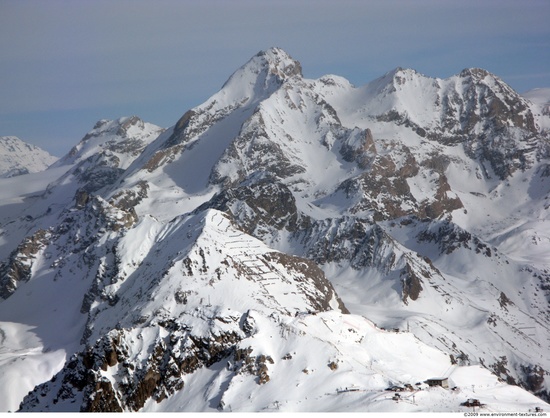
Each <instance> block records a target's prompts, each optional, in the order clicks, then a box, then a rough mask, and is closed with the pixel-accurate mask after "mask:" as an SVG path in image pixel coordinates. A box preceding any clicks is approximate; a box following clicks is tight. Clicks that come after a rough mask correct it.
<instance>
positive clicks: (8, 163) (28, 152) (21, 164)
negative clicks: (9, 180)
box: [0, 136, 57, 178]
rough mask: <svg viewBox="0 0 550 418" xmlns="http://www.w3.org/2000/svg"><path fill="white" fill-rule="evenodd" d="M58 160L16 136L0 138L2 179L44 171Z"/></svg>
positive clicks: (0, 171)
mask: <svg viewBox="0 0 550 418" xmlns="http://www.w3.org/2000/svg"><path fill="white" fill-rule="evenodd" d="M56 160H57V157H54V156H52V155H50V154H49V153H48V152H47V151H44V150H43V149H41V148H39V147H37V146H35V145H32V144H28V143H26V142H24V141H22V140H21V139H19V138H18V137H16V136H1V137H0V178H2V177H14V176H18V175H21V174H27V173H35V172H39V171H43V170H45V169H46V168H48V167H49V166H50V165H51V164H53V163H54V162H55V161H56Z"/></svg>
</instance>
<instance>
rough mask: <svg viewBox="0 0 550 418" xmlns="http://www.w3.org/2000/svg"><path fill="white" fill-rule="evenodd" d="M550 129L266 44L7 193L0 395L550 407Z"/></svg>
mask: <svg viewBox="0 0 550 418" xmlns="http://www.w3.org/2000/svg"><path fill="white" fill-rule="evenodd" d="M549 121H550V116H548V115H546V114H544V112H542V111H541V110H540V104H538V103H534V102H533V101H529V100H526V99H525V98H523V97H521V96H520V95H518V94H517V93H516V92H515V91H513V90H512V89H511V88H510V87H509V86H507V85H506V84H505V83H504V82H503V81H502V80H500V79H499V78H498V77H496V76H495V75H492V74H490V73H488V72H486V71H484V70H481V69H467V70H464V71H462V72H461V73H460V74H457V75H455V76H453V77H450V78H448V79H435V78H430V77H427V76H424V75H422V74H419V73H417V72H415V71H413V70H408V69H401V68H399V69H396V70H393V71H391V72H388V73H387V74H385V75H384V76H382V77H380V78H379V79H377V80H374V81H372V82H371V83H369V84H367V85H365V86H362V87H355V86H352V85H351V84H350V83H349V82H348V81H347V80H345V79H343V78H341V77H338V76H334V75H327V76H324V77H321V78H319V79H317V80H310V79H306V78H304V77H303V76H302V73H301V65H300V63H299V62H298V61H296V60H294V59H293V58H291V57H290V56H289V55H288V54H287V53H286V52H284V51H283V50H281V49H278V48H272V49H269V50H267V51H263V52H260V53H259V54H257V55H256V56H254V57H252V58H251V60H250V61H249V62H247V63H246V64H245V65H243V66H242V67H241V68H239V69H238V70H237V71H236V72H235V73H234V74H233V75H232V76H231V77H230V78H229V80H228V81H227V82H226V83H225V84H224V86H223V87H222V88H221V90H220V91H219V92H218V93H216V94H215V95H213V96H212V97H211V98H209V99H208V100H207V101H206V102H205V103H203V104H202V105H200V106H197V107H196V108H194V109H191V110H189V111H187V112H185V113H184V114H183V116H182V117H181V118H180V120H179V121H177V122H176V124H175V125H174V126H173V127H171V128H169V129H166V130H164V129H161V128H159V127H156V126H154V125H151V124H147V123H145V122H143V121H141V120H140V119H139V118H137V117H132V118H121V119H119V120H117V121H105V120H104V121H100V122H98V123H97V124H96V126H95V127H94V129H93V130H92V131H91V132H90V133H88V134H87V135H86V136H85V137H84V138H83V140H82V141H81V142H80V143H79V144H78V145H77V146H76V147H75V148H74V149H73V150H72V151H71V152H70V153H69V154H68V155H67V156H65V157H63V158H62V159H61V160H59V162H58V163H56V164H55V165H54V166H53V167H52V168H50V169H49V170H47V171H46V172H45V174H44V175H43V176H42V177H43V179H42V180H41V181H40V182H38V184H35V185H34V186H33V189H32V190H27V191H26V193H25V195H24V196H25V197H24V198H22V197H21V196H22V195H21V194H17V193H16V192H15V191H14V190H17V188H16V187H14V186H15V183H12V184H11V187H10V188H9V190H11V191H10V192H8V191H5V192H4V191H3V192H1V193H4V195H3V196H2V197H3V200H2V201H4V202H6V204H3V206H2V219H1V224H0V228H1V230H0V239H1V241H0V260H1V264H0V298H2V300H1V301H0V341H1V346H0V350H1V352H0V369H1V370H2V373H0V382H1V383H0V393H1V396H0V409H1V410H5V411H7V410H17V409H20V410H21V411H215V410H223V411H269V410H279V411H402V412H407V411H467V410H468V408H469V407H468V406H467V405H464V402H466V401H467V399H469V398H476V399H478V400H479V401H480V402H481V403H482V404H484V405H485V406H484V407H485V408H486V409H487V410H489V411H512V410H513V411H527V410H529V409H534V408H537V407H538V408H543V409H544V408H548V404H547V403H546V402H545V401H548V399H549V398H550V375H549V371H550V358H549V356H548V355H547V352H546V351H547V347H548V341H549V339H550V332H549V330H550V310H549V300H550V274H549V269H550V264H549V259H548V257H547V254H548V253H549V251H550V227H549V226H548V221H547V219H548V209H549V207H550V205H549V203H548V200H547V197H548V195H549V193H548V192H549V191H550V179H549V177H550V165H549V161H550V159H549V156H550V154H549V150H550V137H549V133H548V130H546V129H545V126H549V125H547V124H548V123H549ZM8 181H11V182H15V181H16V180H14V179H3V180H2V182H8ZM5 184H7V183H5ZM1 185H2V184H1V182H0V186H1ZM0 190H4V189H3V188H2V187H0ZM435 377H439V378H442V379H443V380H445V382H447V381H448V382H449V385H450V387H451V388H452V389H453V390H450V389H447V388H445V387H439V386H435V387H430V386H429V385H428V384H426V382H427V381H428V379H430V378H435ZM440 380H441V379H440ZM8 382H9V383H10V384H8ZM14 382H15V384H14ZM444 386H445V385H444ZM388 388H392V389H393V390H392V391H391V392H390V391H388V390H386V389H388ZM289 389H291V390H289ZM396 391H398V393H399V395H398V396H397V395H396V394H395V393H396Z"/></svg>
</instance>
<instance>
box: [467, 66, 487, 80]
mask: <svg viewBox="0 0 550 418" xmlns="http://www.w3.org/2000/svg"><path fill="white" fill-rule="evenodd" d="M459 76H460V77H472V78H474V79H476V80H483V79H484V78H485V77H487V76H492V77H495V76H494V75H492V74H491V73H490V72H489V71H487V70H484V69H483V68H476V67H473V68H465V69H463V70H462V71H461V72H460V74H459Z"/></svg>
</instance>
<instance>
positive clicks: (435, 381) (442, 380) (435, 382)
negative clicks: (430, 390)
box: [426, 377, 449, 389]
mask: <svg viewBox="0 0 550 418" xmlns="http://www.w3.org/2000/svg"><path fill="white" fill-rule="evenodd" d="M426 383H427V384H428V386H441V387H442V388H444V389H449V379H448V378H447V377H433V378H431V379H428V380H426Z"/></svg>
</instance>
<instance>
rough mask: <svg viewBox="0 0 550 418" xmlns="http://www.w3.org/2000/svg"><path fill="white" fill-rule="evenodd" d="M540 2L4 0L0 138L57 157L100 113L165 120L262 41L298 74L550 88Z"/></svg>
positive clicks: (545, 16)
mask: <svg viewBox="0 0 550 418" xmlns="http://www.w3.org/2000/svg"><path fill="white" fill-rule="evenodd" d="M549 21H550V1H549V0H453V1H450V0H307V1H306V0H270V1H268V0H194V1H191V0H177V1H176V0H154V1H153V0H118V1H117V0H108V1H107V0H93V1H92V0H80V1H75V0H0V57H1V61H0V136H6V135H13V136H18V137H19V138H20V139H22V140H24V141H26V142H29V143H31V144H35V145H38V146H39V147H41V148H43V149H45V150H47V151H48V152H50V153H51V154H53V155H56V156H62V155H64V154H65V153H67V152H68V151H69V150H70V148H71V147H72V146H74V145H76V144H77V143H78V142H79V141H80V139H81V138H82V137H83V136H84V135H85V134H86V133H87V132H88V131H89V130H91V129H92V127H93V126H94V124H95V122H96V121H98V120H100V119H117V118H119V117H122V116H132V115H137V116H139V117H141V118H142V119H143V120H145V121H147V122H151V123H154V124H157V125H160V126H163V127H170V126H172V125H174V124H175V123H176V122H177V120H178V119H179V117H180V116H181V115H182V114H183V113H185V111H186V110H188V109H190V108H192V107H195V106H197V105H199V104H201V103H203V102H204V101H206V99H208V97H210V96H211V95H212V94H214V93H215V92H216V91H218V90H219V89H220V88H221V86H222V85H223V83H224V82H225V81H226V80H227V79H228V78H229V76H230V75H231V74H232V73H233V72H234V71H235V70H236V69H237V68H239V67H240V66H242V65H243V64H245V63H246V62H247V61H248V60H249V59H250V58H251V57H252V56H254V55H255V54H256V53H258V52H259V51H261V50H265V49H267V48H269V47H272V46H277V47H281V48H283V49H284V50H285V51H286V52H287V53H289V54H290V55H291V56H292V57H293V58H294V59H296V60H298V61H300V62H301V64H302V69H303V74H304V77H306V78H318V77H320V76H322V75H324V74H337V75H340V76H342V77H345V78H347V79H348V80H349V81H350V82H352V83H353V84H354V85H356V86H360V85H364V84H366V83H368V82H370V81H372V80H374V79H376V78H378V77H380V76H382V75H383V74H384V73H386V72H388V71H391V70H392V69H394V68H395V67H404V68H413V69H415V70H417V71H419V72H421V73H423V74H425V75H427V76H431V77H439V78H445V77H449V76H452V75H454V74H457V73H459V72H460V71H461V70H462V69H464V68H468V67H480V68H484V69H486V70H488V71H490V72H492V73H494V74H496V75H497V76H499V77H500V78H502V79H503V80H504V81H505V82H507V83H508V84H509V85H510V86H511V87H512V88H514V89H515V90H516V91H518V92H519V93H523V92H526V91H528V90H530V89H533V88H537V87H550V24H549Z"/></svg>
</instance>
